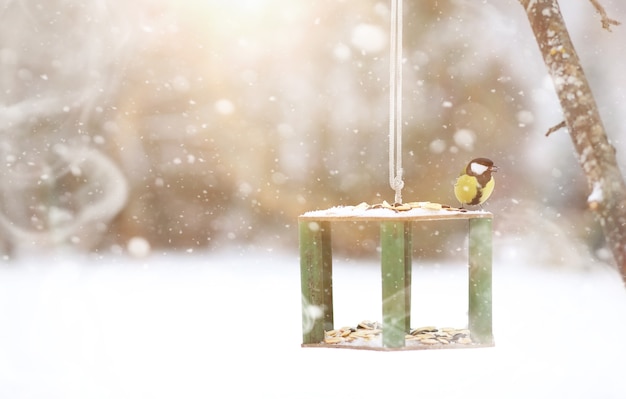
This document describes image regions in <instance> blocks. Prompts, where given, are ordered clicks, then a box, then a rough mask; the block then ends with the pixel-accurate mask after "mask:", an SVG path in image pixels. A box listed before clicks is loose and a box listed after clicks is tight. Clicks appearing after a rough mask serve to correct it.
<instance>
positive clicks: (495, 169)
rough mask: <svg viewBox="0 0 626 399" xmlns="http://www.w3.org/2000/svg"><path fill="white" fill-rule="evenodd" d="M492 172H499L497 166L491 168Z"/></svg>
mask: <svg viewBox="0 0 626 399" xmlns="http://www.w3.org/2000/svg"><path fill="white" fill-rule="evenodd" d="M489 169H490V170H491V171H492V172H497V171H498V167H497V166H496V165H493V166H492V167H491V168H489Z"/></svg>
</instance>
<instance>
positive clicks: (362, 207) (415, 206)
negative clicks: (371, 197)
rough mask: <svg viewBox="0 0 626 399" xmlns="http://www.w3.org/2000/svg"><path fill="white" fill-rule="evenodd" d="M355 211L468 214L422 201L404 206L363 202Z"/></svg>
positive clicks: (458, 209)
mask: <svg viewBox="0 0 626 399" xmlns="http://www.w3.org/2000/svg"><path fill="white" fill-rule="evenodd" d="M354 209H358V210H368V209H390V210H392V211H394V212H402V211H410V210H411V209H428V210H431V211H440V210H445V211H457V212H466V211H467V210H466V209H461V208H454V207H452V206H450V205H446V204H439V203H437V202H430V201H420V202H406V203H404V204H393V205H392V204H390V203H388V202H387V201H383V202H382V203H380V204H373V205H370V204H368V203H367V202H361V203H360V204H358V205H356V206H355V207H354Z"/></svg>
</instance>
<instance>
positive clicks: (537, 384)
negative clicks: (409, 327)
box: [0, 245, 626, 399]
mask: <svg viewBox="0 0 626 399" xmlns="http://www.w3.org/2000/svg"><path fill="white" fill-rule="evenodd" d="M494 248H495V250H496V254H495V260H494V266H495V268H494V334H495V339H496V346H495V347H493V348H485V349H459V350H439V351H437V350H431V351H428V350H427V351H407V352H372V351H357V350H349V349H320V348H301V347H300V343H301V314H300V309H301V301H300V300H299V299H298V298H299V297H300V272H299V260H298V256H297V254H296V253H276V252H274V251H271V250H269V249H258V248H257V249H250V248H241V247H239V248H232V249H231V250H224V251H223V252H219V253H215V252H214V253H204V254H198V253H196V254H194V255H184V254H169V255H168V254H160V255H159V254H153V255H151V256H150V257H148V258H146V259H141V260H138V259H128V258H123V257H121V256H113V255H109V256H104V257H101V258H98V259H94V258H93V255H92V257H91V258H90V257H85V258H61V259H55V258H54V257H48V258H46V259H31V260H28V261H26V260H24V261H22V262H21V264H11V265H4V266H2V267H0V318H1V320H2V324H3V328H2V329H0V397H2V398H14V399H19V398H46V399H49V398H172V397H180V398H206V397H220V398H242V397H254V398H325V399H332V398H346V397H359V398H380V397H394V396H395V397H400V396H401V397H405V398H411V397H413V398H418V397H437V398H459V397H466V398H474V397H475V398H479V397H480V398H529V397H532V398H538V399H541V398H591V397H595V398H605V399H606V398H608V399H610V398H616V399H617V398H623V397H624V394H625V393H626V388H624V386H623V377H622V372H621V367H620V366H621V364H622V363H623V361H624V358H625V356H626V340H624V339H623V338H622V336H623V332H624V331H625V328H626V291H625V290H624V288H623V285H622V282H621V280H620V278H619V276H618V274H617V273H616V272H615V271H614V270H612V269H609V268H608V267H606V266H602V265H599V264H594V265H592V266H591V267H590V268H589V269H588V270H567V269H566V268H556V267H551V266H549V265H533V266H530V265H523V264H521V262H520V264H516V263H515V262H511V261H510V260H509V261H507V262H504V261H503V260H502V259H501V258H500V257H499V256H498V252H497V251H498V248H499V247H498V246H497V245H496V246H494ZM334 267H335V276H334V278H335V280H334V281H335V305H336V306H335V316H336V317H335V321H336V324H337V325H338V326H342V325H346V324H348V325H350V324H356V323H358V322H359V321H361V320H363V319H365V318H371V319H376V318H377V317H379V314H380V308H379V307H380V303H379V297H380V295H379V294H380V288H379V286H380V280H379V279H380V276H379V273H380V271H379V267H378V265H377V260H375V259H372V260H359V261H353V260H346V259H343V258H341V257H339V259H335V264H334ZM463 270H464V268H463V267H459V265H458V264H439V265H436V264H431V265H419V264H417V263H414V272H415V274H414V283H415V284H414V286H413V292H414V307H413V311H414V315H413V319H414V322H415V323H414V324H417V323H422V325H426V324H439V323H441V324H443V323H450V324H452V323H462V322H463V318H464V310H463V306H464V304H463V303H462V302H463V301H462V300H459V298H461V297H462V296H463V294H462V293H463V289H459V286H460V285H463V284H464V278H465V276H464V274H463ZM355 298H356V299H355ZM426 301H432V302H431V303H433V304H434V305H433V306H430V307H427V306H425V305H424V302H426ZM418 313H419V314H418ZM426 395H428V396H426Z"/></svg>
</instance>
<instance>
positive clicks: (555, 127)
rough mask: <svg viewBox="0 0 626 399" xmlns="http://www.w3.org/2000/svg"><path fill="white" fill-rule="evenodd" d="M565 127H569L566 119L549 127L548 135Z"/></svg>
mask: <svg viewBox="0 0 626 399" xmlns="http://www.w3.org/2000/svg"><path fill="white" fill-rule="evenodd" d="M563 128H567V124H566V123H565V121H561V122H559V123H558V124H556V125H554V126H552V127H551V128H550V129H548V131H547V132H546V137H548V136H549V135H551V134H552V133H554V132H556V131H557V130H561V129H563Z"/></svg>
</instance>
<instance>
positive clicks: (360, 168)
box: [0, 0, 584, 256]
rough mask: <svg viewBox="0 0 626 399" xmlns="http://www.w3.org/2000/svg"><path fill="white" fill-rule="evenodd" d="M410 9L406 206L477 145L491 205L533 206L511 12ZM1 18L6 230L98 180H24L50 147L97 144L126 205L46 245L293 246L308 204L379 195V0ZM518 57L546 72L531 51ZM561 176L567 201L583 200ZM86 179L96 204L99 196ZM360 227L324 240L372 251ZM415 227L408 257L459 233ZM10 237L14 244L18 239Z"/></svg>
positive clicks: (460, 4) (383, 93) (55, 8)
mask: <svg viewBox="0 0 626 399" xmlns="http://www.w3.org/2000/svg"><path fill="white" fill-rule="evenodd" d="M406 3H407V4H406V5H405V27H404V38H405V50H404V51H405V56H406V62H405V64H404V79H405V85H404V88H403V90H404V116H405V120H404V132H405V133H404V152H405V153H404V169H405V189H404V192H403V194H404V195H403V197H404V200H405V201H425V200H429V201H436V202H441V203H449V204H451V205H456V204H455V200H454V196H453V195H452V184H453V182H454V179H455V178H456V176H457V174H458V173H459V171H460V170H461V168H462V167H463V166H464V165H465V163H466V162H467V161H468V160H469V159H471V158H473V157H476V156H489V157H490V158H492V159H494V160H495V161H496V163H497V164H498V165H499V166H500V167H501V170H502V172H501V174H499V175H498V177H497V178H498V179H499V180H498V187H497V188H496V194H495V195H494V198H495V200H494V201H493V202H494V204H495V205H494V208H492V209H493V210H496V211H498V210H500V211H504V210H508V209H509V207H510V206H511V204H510V202H500V204H499V205H498V202H497V198H498V197H500V198H507V197H515V196H517V197H520V198H522V197H523V193H528V194H530V196H531V197H532V196H534V195H535V194H533V193H537V192H540V194H537V195H538V196H539V197H541V198H544V196H545V195H547V194H544V190H543V189H542V188H541V187H543V186H542V185H544V184H547V185H548V186H551V185H552V183H550V182H548V181H545V182H541V183H540V184H537V180H536V178H537V174H534V175H533V176H534V177H532V176H529V171H533V172H534V171H536V170H535V169H533V166H531V167H528V168H527V167H526V166H525V165H526V164H527V162H528V159H527V158H526V155H525V154H527V153H529V148H533V146H534V142H533V141H532V140H529V135H540V134H541V132H539V133H538V132H537V131H536V130H537V128H535V130H534V131H532V130H530V128H531V127H532V126H533V121H535V119H536V117H539V115H538V114H537V115H536V114H535V113H536V110H535V109H534V108H533V107H536V105H534V104H533V100H534V98H533V97H531V96H530V95H527V93H528V92H529V91H528V90H527V89H525V87H527V86H528V85H529V84H531V85H532V84H535V85H536V84H537V82H536V81H535V82H533V81H531V80H530V79H531V78H529V76H530V75H532V76H537V75H536V74H535V75H533V71H534V70H533V69H532V68H526V67H524V66H521V67H520V65H519V64H520V63H525V62H526V61H525V60H524V58H525V57H526V54H527V53H532V52H534V51H535V50H536V49H534V48H532V41H531V42H530V43H531V45H530V46H531V47H525V46H527V45H526V44H524V43H523V42H519V43H511V42H510V41H508V39H510V38H512V37H517V36H519V34H520V33H519V32H517V31H516V29H522V28H519V27H516V26H515V24H516V22H515V21H517V20H516V19H515V18H517V15H516V13H515V12H514V11H518V10H516V9H514V7H518V4H517V3H516V2H512V4H507V5H498V6H494V5H492V4H489V3H484V2H483V3H481V4H474V2H465V1H457V0H443V1H437V2H406ZM505 11H506V12H508V13H510V14H512V15H509V14H507V13H505ZM0 12H1V13H2V16H3V21H6V22H5V23H4V24H3V26H2V27H1V28H0V29H2V31H3V32H2V33H3V34H2V36H1V37H2V38H1V39H0V67H1V68H2V73H1V74H0V76H1V78H0V84H1V85H2V90H3V92H4V93H5V96H4V100H3V101H4V104H2V107H3V111H2V112H3V116H4V118H2V119H3V120H4V122H2V126H1V129H2V134H3V140H2V143H1V146H0V147H1V148H0V151H1V153H0V156H2V157H3V159H7V160H11V162H8V164H7V166H8V168H7V169H6V170H5V171H4V172H2V173H3V175H2V178H3V188H2V198H3V202H2V209H3V213H4V214H5V215H10V216H11V217H10V218H8V219H10V220H9V222H8V223H9V224H7V226H8V225H11V226H15V225H21V226H22V227H23V228H24V231H37V232H39V233H41V232H46V231H48V232H49V233H50V234H52V233H53V230H54V226H48V227H46V226H44V225H36V224H34V223H33V222H32V220H33V218H32V215H33V214H34V213H33V212H35V211H36V212H38V213H41V214H46V213H47V214H50V212H51V209H52V205H51V200H50V193H57V194H54V196H55V197H57V198H58V197H59V194H58V193H59V192H60V193H61V194H60V197H62V198H66V200H64V201H65V202H63V201H61V203H59V202H58V201H55V207H57V208H58V207H65V208H67V212H69V213H70V215H74V216H76V215H78V214H80V212H82V209H83V208H81V206H82V205H81V204H72V205H71V206H70V205H69V202H71V201H70V198H72V197H73V196H74V193H76V192H77V190H78V189H79V188H80V187H79V186H81V184H82V185H83V186H89V185H93V184H94V181H96V183H97V180H98V179H99V177H98V176H97V175H95V174H87V173H78V172H77V173H74V181H72V182H68V180H67V176H66V175H64V174H61V173H60V172H58V173H56V172H55V173H56V174H54V173H53V176H54V179H52V180H50V181H52V182H53V185H55V187H54V190H48V193H47V194H44V193H36V192H32V191H33V188H34V187H40V186H41V184H40V182H41V174H42V170H44V169H46V168H47V167H50V165H53V164H54V163H55V162H57V163H58V162H60V161H58V160H57V161H55V160H54V159H56V158H55V156H54V154H55V150H54V149H55V148H57V150H58V148H59V147H58V146H59V145H62V146H63V148H69V149H73V148H83V147H88V148H92V149H97V150H98V151H100V152H101V153H103V154H106V155H107V156H108V157H110V159H111V160H113V162H114V163H115V165H117V167H118V168H119V169H120V170H121V171H122V173H123V175H124V178H125V181H120V182H119V184H121V185H123V184H127V186H128V197H127V201H126V202H125V205H124V206H123V207H122V208H121V209H114V208H111V214H110V215H109V214H102V215H101V217H100V219H97V218H96V219H97V220H92V221H91V223H93V224H94V225H96V226H98V228H97V229H95V232H93V231H92V230H90V229H86V228H85V226H75V227H76V231H75V232H74V233H73V234H72V235H71V236H68V237H66V238H67V239H65V238H64V239H63V240H61V241H63V242H56V241H55V243H56V244H58V245H60V244H68V245H70V246H74V247H78V248H81V249H88V250H94V249H97V250H106V249H109V248H124V247H125V245H126V243H127V242H128V240H129V239H130V238H132V237H135V236H140V237H144V238H146V239H147V240H148V241H149V242H150V243H151V245H152V246H153V247H155V248H175V249H187V248H206V247H213V246H215V245H224V243H226V242H240V243H246V242H248V243H259V244H262V245H267V246H270V247H291V248H294V247H295V246H296V245H297V231H296V229H295V228H294V227H295V225H296V219H297V216H298V215H299V214H301V213H303V212H305V211H307V210H313V209H323V208H328V207H331V206H336V205H355V204H358V203H360V202H362V201H366V202H369V203H375V202H381V201H382V200H384V199H386V200H388V201H391V200H392V199H393V191H392V190H391V189H390V188H389V187H388V183H387V179H388V170H387V164H388V159H387V157H388V155H387V125H388V87H387V86H388V34H387V32H388V25H389V9H388V4H387V2H383V1H375V0H371V1H370V0H368V1H331V0H321V1H316V2H301V1H295V2H294V1H287V0H265V1H262V0H258V1H241V2H239V1H236V2H235V1H225V0H224V1H220V0H207V1H188V2H174V1H165V0H160V1H147V0H146V1H137V2H121V1H113V0H111V1H105V0H94V1H92V2H88V3H84V2H80V1H73V0H51V1H47V2H45V3H42V4H34V3H32V4H31V3H29V2H12V1H5V2H4V6H3V8H2V10H1V11H0ZM520 15H521V14H520ZM522 17H523V15H522ZM25 25H28V26H30V27H32V29H23V28H22V27H23V26H25ZM511 25H513V27H512V26H511ZM524 29H525V28H524ZM524 29H522V30H524ZM524 31H525V30H524ZM529 39H532V38H529ZM516 45H517V46H518V48H517V49H515V46H516ZM525 52H526V53H525ZM514 53H517V54H518V56H517V57H515V56H512V55H511V54H514ZM532 54H534V53H532ZM533 57H534V55H533ZM512 60H513V61H515V62H513V61H512ZM532 62H536V63H537V65H538V66H537V68H539V70H541V68H542V65H541V63H540V59H539V56H538V54H537V55H536V57H535V58H533V61H532ZM539 76H542V73H540V75H539ZM557 114H558V113H557ZM551 122H552V121H551ZM554 122H555V123H556V122H558V121H554ZM541 129H543V126H542V127H541V128H539V130H541ZM561 151H564V153H565V154H567V153H568V151H570V150H568V149H567V148H564V149H563V148H562V149H561ZM51 158H54V159H53V160H50V159H51ZM57 158H58V157H57ZM531 159H532V158H531ZM85 162H86V161H85ZM65 163H68V162H67V161H65ZM81 165H83V164H80V165H77V166H76V165H75V166H76V168H75V169H77V170H82V169H81V168H83V169H85V170H86V167H85V166H81ZM66 166H67V165H66ZM71 166H72V165H70V169H71ZM574 167H575V166H572V168H574ZM31 169H32V170H33V171H30V170H31ZM25 170H26V171H25ZM52 170H57V169H54V168H53V169H52ZM29 171H30V172H29ZM539 171H540V173H544V172H545V169H542V168H539ZM27 172H28V173H27ZM31 172H32V173H31ZM29 173H30V174H29ZM562 175H563V174H561V175H559V176H562ZM64 176H65V177H64ZM567 178H568V179H574V180H575V179H576V177H571V176H569V177H567ZM17 181H20V182H21V183H19V184H18V183H17ZM24 182H28V183H24ZM510 182H515V184H512V183H510ZM20 184H21V186H23V189H21V191H19V192H18V191H16V190H17V188H19V187H18V186H20ZM21 186H20V187H21ZM573 187H574V188H573V189H571V190H568V191H567V195H566V198H565V200H564V202H567V203H570V199H571V198H572V197H573V196H577V197H580V195H581V194H580V192H576V190H577V189H576V187H580V185H579V184H578V183H576V185H574V186H573ZM582 190H584V188H582ZM100 191H102V192H100V194H101V195H100V196H99V197H98V198H95V197H94V198H95V199H94V201H95V200H98V201H100V200H101V201H103V202H106V201H108V200H109V198H107V195H106V193H105V192H104V190H100ZM558 195H563V194H562V192H561V193H558ZM87 201H88V200H87ZM539 201H542V199H539ZM502 204H504V205H502ZM577 206H584V197H583V198H582V200H581V202H580V205H577ZM576 212H580V209H577V211H576ZM105 213H106V212H105ZM355 227H356V228H354V229H352V228H350V229H348V230H338V232H337V233H338V234H336V235H335V237H336V238H335V239H334V243H335V244H336V245H337V250H340V251H345V252H346V253H350V254H353V255H355V254H368V253H372V252H374V251H376V248H377V244H376V237H377V232H376V231H375V230H376V229H377V226H367V225H364V226H355ZM419 229H420V231H419V232H418V234H419V236H420V238H419V245H420V248H421V249H419V250H416V251H420V254H423V255H424V256H438V255H439V254H443V255H442V256H449V255H450V253H449V251H450V249H449V250H448V251H446V250H444V249H442V247H441V245H444V244H445V243H446V242H449V241H450V240H453V239H452V236H454V235H456V234H457V233H458V232H459V228H458V227H455V228H451V229H445V228H443V227H442V228H435V229H434V231H430V232H428V231H426V232H422V231H421V230H422V229H423V228H422V227H420V228H419ZM9 230H11V229H9ZM461 230H462V229H461ZM85 234H89V235H90V237H91V238H92V239H89V240H88V239H86V237H85V239H79V238H81V237H82V235H85ZM5 236H6V237H4V239H5V242H6V245H5V246H6V247H8V248H9V249H10V248H11V247H12V246H16V245H17V244H16V241H18V240H19V241H20V242H21V243H22V244H24V241H28V240H29V239H30V238H28V236H26V238H23V237H22V238H17V237H15V236H14V235H13V236H12V233H11V231H9V232H7V233H6V234H5ZM446 237H449V238H446ZM454 240H456V238H455V239H454ZM57 241H58V240H57ZM442 243H444V244H442ZM27 244H28V243H26V245H24V246H25V247H28V245H27ZM34 244H36V243H35V241H33V245H34ZM18 246H19V245H18ZM456 250H457V249H456V247H455V248H454V249H451V251H456Z"/></svg>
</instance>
